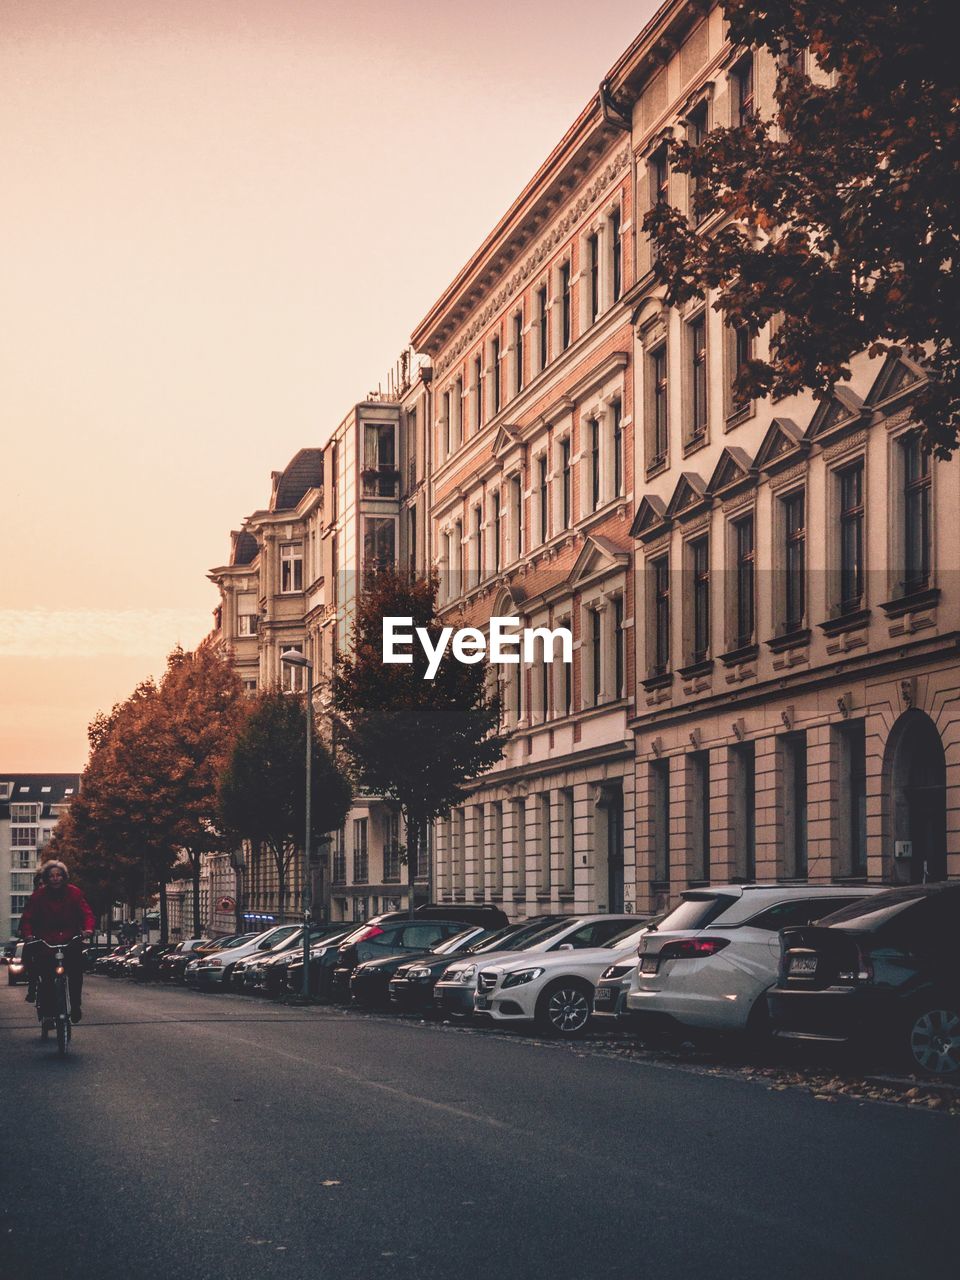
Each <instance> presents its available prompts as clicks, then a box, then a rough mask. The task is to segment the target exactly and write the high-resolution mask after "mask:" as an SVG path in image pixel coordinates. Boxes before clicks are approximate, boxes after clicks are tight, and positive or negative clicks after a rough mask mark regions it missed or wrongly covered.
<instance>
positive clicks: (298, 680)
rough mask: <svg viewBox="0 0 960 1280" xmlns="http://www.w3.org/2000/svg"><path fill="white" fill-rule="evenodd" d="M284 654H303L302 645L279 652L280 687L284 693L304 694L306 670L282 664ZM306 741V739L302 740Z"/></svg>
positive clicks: (290, 646) (287, 663) (295, 645)
mask: <svg viewBox="0 0 960 1280" xmlns="http://www.w3.org/2000/svg"><path fill="white" fill-rule="evenodd" d="M285 653H299V654H302V653H303V645H301V644H294V645H288V646H287V647H286V648H285V649H281V650H280V657H281V662H280V685H281V688H282V689H283V691H284V693H304V692H306V688H307V669H306V667H294V666H291V665H290V663H289V662H283V661H282V658H283V655H284V654H285ZM304 741H306V739H304Z"/></svg>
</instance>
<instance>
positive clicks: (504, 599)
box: [493, 583, 527, 618]
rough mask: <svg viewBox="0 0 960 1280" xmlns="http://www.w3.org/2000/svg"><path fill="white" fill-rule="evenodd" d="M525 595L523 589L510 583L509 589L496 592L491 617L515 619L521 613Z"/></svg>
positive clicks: (505, 588)
mask: <svg viewBox="0 0 960 1280" xmlns="http://www.w3.org/2000/svg"><path fill="white" fill-rule="evenodd" d="M526 598H527V593H526V592H525V591H524V589H523V587H521V586H519V585H518V584H517V583H511V585H510V586H509V587H504V588H503V589H502V590H501V591H498V592H497V598H496V600H495V602H494V606H493V616H494V617H496V618H515V617H517V615H518V614H520V613H522V612H523V605H524V601H525V600H526Z"/></svg>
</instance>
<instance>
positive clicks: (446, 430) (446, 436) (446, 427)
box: [442, 391, 452, 458]
mask: <svg viewBox="0 0 960 1280" xmlns="http://www.w3.org/2000/svg"><path fill="white" fill-rule="evenodd" d="M442 404H443V410H442V419H443V421H442V427H443V456H444V457H445V458H448V457H449V456H450V443H451V436H450V429H451V426H452V423H451V421H450V413H451V406H450V392H449V391H445V392H444V393H443V401H442Z"/></svg>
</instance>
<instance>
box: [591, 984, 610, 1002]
mask: <svg viewBox="0 0 960 1280" xmlns="http://www.w3.org/2000/svg"><path fill="white" fill-rule="evenodd" d="M593 1003H594V1004H612V1003H613V991H612V989H611V988H610V987H598V988H597V992H596V995H595V996H594V997H593Z"/></svg>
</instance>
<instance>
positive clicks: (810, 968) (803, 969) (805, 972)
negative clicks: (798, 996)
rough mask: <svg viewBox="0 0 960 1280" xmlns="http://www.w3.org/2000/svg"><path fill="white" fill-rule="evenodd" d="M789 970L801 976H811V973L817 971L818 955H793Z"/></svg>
mask: <svg viewBox="0 0 960 1280" xmlns="http://www.w3.org/2000/svg"><path fill="white" fill-rule="evenodd" d="M788 972H790V973H795V974H796V975H797V976H798V977H801V978H805V977H809V976H810V974H812V973H816V972H817V957H816V956H791V957H790V967H789V970H788Z"/></svg>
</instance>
